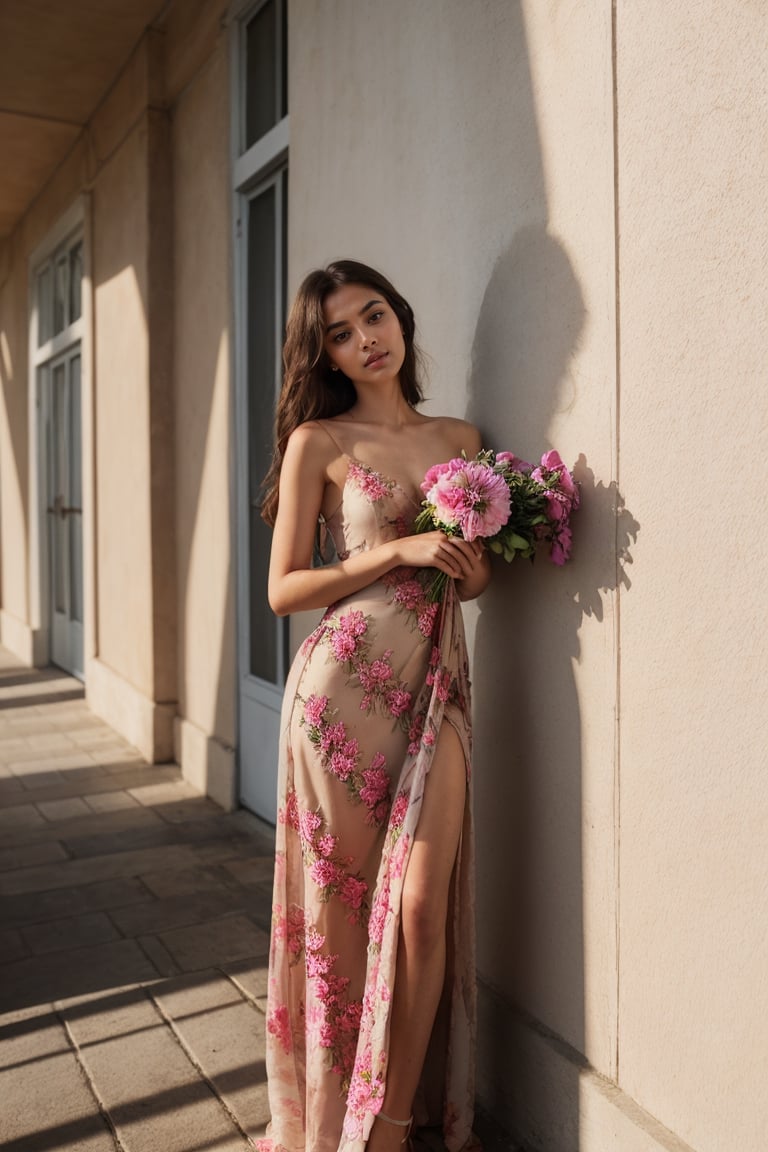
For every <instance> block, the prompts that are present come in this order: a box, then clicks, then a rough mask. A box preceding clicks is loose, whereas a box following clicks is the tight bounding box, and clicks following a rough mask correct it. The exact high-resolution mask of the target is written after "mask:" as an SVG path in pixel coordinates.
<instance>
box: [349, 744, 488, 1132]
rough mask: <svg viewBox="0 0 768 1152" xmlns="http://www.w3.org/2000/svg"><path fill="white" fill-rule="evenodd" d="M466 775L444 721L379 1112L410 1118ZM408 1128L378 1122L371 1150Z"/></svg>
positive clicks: (412, 869)
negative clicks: (384, 1087)
mask: <svg viewBox="0 0 768 1152" xmlns="http://www.w3.org/2000/svg"><path fill="white" fill-rule="evenodd" d="M466 788H467V775H466V764H465V760H464V753H463V751H462V747H461V743H460V741H459V737H458V735H457V733H456V730H455V729H454V728H453V726H452V725H451V724H449V723H448V722H447V721H445V722H444V723H443V724H442V726H441V729H440V736H439V737H438V742H437V747H436V749H435V755H434V759H433V762H432V767H431V769H430V772H429V774H428V776H427V780H426V783H425V789H424V798H423V800H422V805H421V813H420V815H419V823H418V827H417V829H416V835H415V838H414V842H413V847H412V849H411V855H410V859H409V861H408V869H407V871H406V874H405V880H404V884H403V897H402V910H401V919H400V940H399V944H398V949H397V974H396V977H395V990H394V995H393V997H392V1018H391V1024H390V1043H389V1061H388V1064H387V1089H386V1094H385V1096H384V1102H383V1105H382V1112H384V1113H386V1115H387V1116H390V1117H392V1118H393V1119H396V1120H405V1119H407V1118H408V1117H409V1116H410V1115H411V1112H412V1110H413V1098H414V1096H415V1094H416V1089H417V1087H418V1083H419V1078H420V1076H421V1070H422V1066H423V1064H424V1057H425V1055H426V1052H427V1045H428V1044H429V1037H430V1035H431V1032H432V1026H433V1024H434V1021H435V1014H436V1012H437V1008H438V1005H439V1003H440V997H441V995H442V991H443V981H444V979H445V927H446V918H447V914H448V896H449V892H450V886H451V875H452V873H453V866H454V863H455V861H456V854H457V851H458V846H459V838H460V836H461V826H462V821H463V817H464V802H465V797H466ZM405 1133H406V1130H405V1129H404V1128H398V1127H396V1126H395V1125H393V1124H387V1123H386V1121H384V1120H377V1121H376V1122H375V1123H374V1126H373V1129H372V1131H371V1135H370V1138H369V1140H368V1144H367V1146H366V1147H367V1152H397V1150H398V1149H400V1144H401V1142H402V1140H403V1138H404V1135H405Z"/></svg>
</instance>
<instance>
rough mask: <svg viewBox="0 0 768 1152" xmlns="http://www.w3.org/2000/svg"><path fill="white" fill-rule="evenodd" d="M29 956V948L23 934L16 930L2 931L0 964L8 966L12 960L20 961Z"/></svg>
mask: <svg viewBox="0 0 768 1152" xmlns="http://www.w3.org/2000/svg"><path fill="white" fill-rule="evenodd" d="M28 955H29V948H28V947H27V945H26V944H25V943H24V937H23V936H22V935H21V932H19V931H17V930H16V929H15V928H4V929H3V930H2V931H0V964H8V963H9V962H10V961H11V960H20V959H21V957H22V956H28Z"/></svg>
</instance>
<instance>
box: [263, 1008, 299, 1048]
mask: <svg viewBox="0 0 768 1152" xmlns="http://www.w3.org/2000/svg"><path fill="white" fill-rule="evenodd" d="M267 1031H268V1032H271V1033H272V1035H273V1036H276V1037H277V1039H278V1040H279V1042H280V1044H281V1045H282V1048H283V1051H284V1052H285V1054H286V1055H288V1053H289V1052H290V1051H291V1048H292V1047H293V1037H292V1035H291V1018H290V1015H289V1012H288V1005H287V1004H279V1005H278V1006H277V1008H273V1009H272V1011H271V1012H270V1014H269V1016H268V1017H267Z"/></svg>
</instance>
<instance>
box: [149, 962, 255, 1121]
mask: <svg viewBox="0 0 768 1152" xmlns="http://www.w3.org/2000/svg"><path fill="white" fill-rule="evenodd" d="M152 995H153V998H154V1000H155V1001H156V1003H157V1004H158V1005H159V1006H160V1009H161V1011H162V1012H163V1014H164V1016H165V1017H166V1019H167V1020H168V1022H169V1024H170V1026H171V1027H172V1029H173V1031H174V1032H175V1034H176V1035H177V1036H178V1037H179V1039H180V1041H181V1044H182V1046H183V1048H184V1049H185V1051H186V1052H187V1054H188V1055H189V1058H190V1060H193V1061H194V1062H195V1063H196V1064H197V1065H198V1066H199V1067H200V1069H201V1070H202V1072H203V1073H204V1075H205V1076H206V1078H207V1079H208V1080H209V1081H210V1082H211V1084H212V1085H213V1087H214V1089H215V1091H216V1093H217V1094H218V1095H219V1096H220V1097H221V1099H222V1100H223V1101H224V1103H225V1105H226V1107H227V1108H228V1110H229V1111H230V1112H231V1113H232V1114H233V1115H235V1116H237V1119H238V1121H239V1122H240V1124H241V1126H242V1127H243V1128H244V1129H245V1131H246V1132H247V1133H248V1135H249V1136H250V1137H251V1138H252V1139H255V1138H257V1137H258V1136H261V1135H263V1132H264V1128H265V1126H266V1124H267V1121H268V1120H269V1103H268V1100H267V1073H266V1067H265V1063H264V1048H265V1041H266V1035H265V1019H264V1014H263V1013H262V1012H261V1011H259V1009H258V1008H257V1007H256V1006H255V1005H254V1004H253V1003H251V1002H250V1001H249V1000H246V999H244V998H243V996H242V995H241V994H240V991H239V990H238V988H237V987H236V985H234V984H233V983H232V981H230V980H228V979H227V978H226V977H225V976H222V975H220V974H219V973H216V972H211V973H206V974H205V975H204V976H202V977H200V976H197V977H189V976H187V977H181V978H179V979H177V980H166V981H163V983H162V984H157V985H155V987H154V988H153V990H152Z"/></svg>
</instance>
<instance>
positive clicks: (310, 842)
mask: <svg viewBox="0 0 768 1152" xmlns="http://www.w3.org/2000/svg"><path fill="white" fill-rule="evenodd" d="M364 775H365V774H364ZM386 780H387V794H386V807H387V810H388V809H389V777H386ZM363 799H364V798H363ZM297 810H298V821H297V822H298V828H299V835H300V837H301V847H302V854H303V856H304V861H305V863H306V865H307V866H308V868H309V875H310V878H311V879H312V881H313V883H315V884H316V885H317V887H318V888H319V889H320V899H321V900H323V901H328V900H330V899H331V898H332V897H333V896H336V897H338V899H339V900H340V901H341V903H342V904H344V905H346V907H347V908H348V909H349V915H348V916H347V919H348V921H349V923H350V924H358V923H360V922H363V923H364V922H365V921H366V920H367V918H368V902H367V900H366V897H367V895H368V884H367V883H366V881H365V880H363V878H362V877H361V876H360V875H359V874H356V875H352V874H351V873H350V872H349V871H348V869H349V865H350V864H351V862H352V857H350V856H339V855H337V854H336V851H335V849H336V844H337V843H338V837H336V836H334V835H332V834H331V833H330V832H327V831H322V829H323V825H324V821H323V818H322V816H320V814H319V813H318V812H313V811H311V810H309V809H301V808H300V807H299V806H298V803H297ZM372 811H373V807H372ZM386 816H387V814H386V811H385V812H384V813H383V814H382V819H381V822H382V823H383V822H384V821H385V820H386ZM319 833H322V834H319ZM275 912H276V913H278V912H279V913H282V909H279V908H276V909H275ZM289 918H290V913H289ZM303 928H304V921H303V914H302V920H301V929H302V930H303ZM289 930H290V919H288V920H287V921H286V926H285V928H283V927H282V926H281V925H280V924H279V923H278V928H277V931H278V932H279V933H280V932H282V933H283V934H285V935H286V936H287V935H288V932H289ZM289 949H290V942H289Z"/></svg>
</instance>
